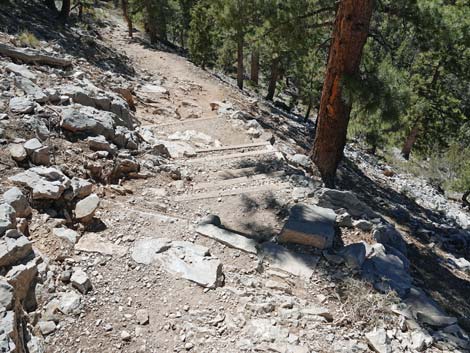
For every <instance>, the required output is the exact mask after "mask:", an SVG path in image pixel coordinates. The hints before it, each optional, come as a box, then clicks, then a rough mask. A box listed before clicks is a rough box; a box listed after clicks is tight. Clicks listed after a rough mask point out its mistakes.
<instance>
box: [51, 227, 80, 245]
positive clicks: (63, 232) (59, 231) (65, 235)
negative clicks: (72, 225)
mask: <svg viewBox="0 0 470 353" xmlns="http://www.w3.org/2000/svg"><path fill="white" fill-rule="evenodd" d="M52 233H53V234H54V235H55V236H56V237H58V238H60V239H63V240H65V241H66V242H68V243H69V244H72V245H75V243H76V242H77V240H78V239H79V238H80V235H79V234H78V233H77V232H76V231H74V230H72V229H67V228H54V229H53V230H52Z"/></svg>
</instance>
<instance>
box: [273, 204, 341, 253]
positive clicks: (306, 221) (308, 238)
mask: <svg viewBox="0 0 470 353" xmlns="http://www.w3.org/2000/svg"><path fill="white" fill-rule="evenodd" d="M335 220H336V214H335V213H334V212H333V211H332V210H330V209H326V208H322V207H317V206H308V205H304V204H298V205H295V206H294V207H292V208H291V211H290V215H289V219H288V220H287V223H286V224H285V225H284V228H283V229H282V231H281V234H280V235H279V237H278V241H279V242H281V243H296V244H304V245H312V246H314V247H317V248H319V249H326V248H330V247H331V246H332V245H333V239H334V236H335V228H334V227H335Z"/></svg>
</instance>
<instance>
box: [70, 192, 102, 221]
mask: <svg viewBox="0 0 470 353" xmlns="http://www.w3.org/2000/svg"><path fill="white" fill-rule="evenodd" d="M99 205H100V198H99V197H98V195H96V194H91V195H90V196H87V197H86V198H84V199H83V200H81V201H79V202H78V203H77V205H76V206H75V217H76V218H77V219H78V220H80V221H81V222H88V221H90V220H91V219H92V218H93V216H94V214H95V211H96V209H97V208H98V206H99Z"/></svg>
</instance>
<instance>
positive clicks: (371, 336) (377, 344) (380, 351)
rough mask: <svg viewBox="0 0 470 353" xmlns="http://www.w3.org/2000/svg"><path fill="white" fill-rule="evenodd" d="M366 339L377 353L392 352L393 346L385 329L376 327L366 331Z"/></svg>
mask: <svg viewBox="0 0 470 353" xmlns="http://www.w3.org/2000/svg"><path fill="white" fill-rule="evenodd" d="M366 339H367V343H368V344H369V346H370V347H371V348H372V349H373V350H374V351H375V352H377V353H392V346H391V345H390V340H389V338H388V337H387V332H386V331H385V330H384V329H383V328H380V329H374V330H373V331H371V332H368V333H366Z"/></svg>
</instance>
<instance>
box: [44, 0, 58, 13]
mask: <svg viewBox="0 0 470 353" xmlns="http://www.w3.org/2000/svg"><path fill="white" fill-rule="evenodd" d="M45 3H46V6H47V7H48V8H50V9H51V10H52V11H54V12H58V10H57V6H55V0H45Z"/></svg>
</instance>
